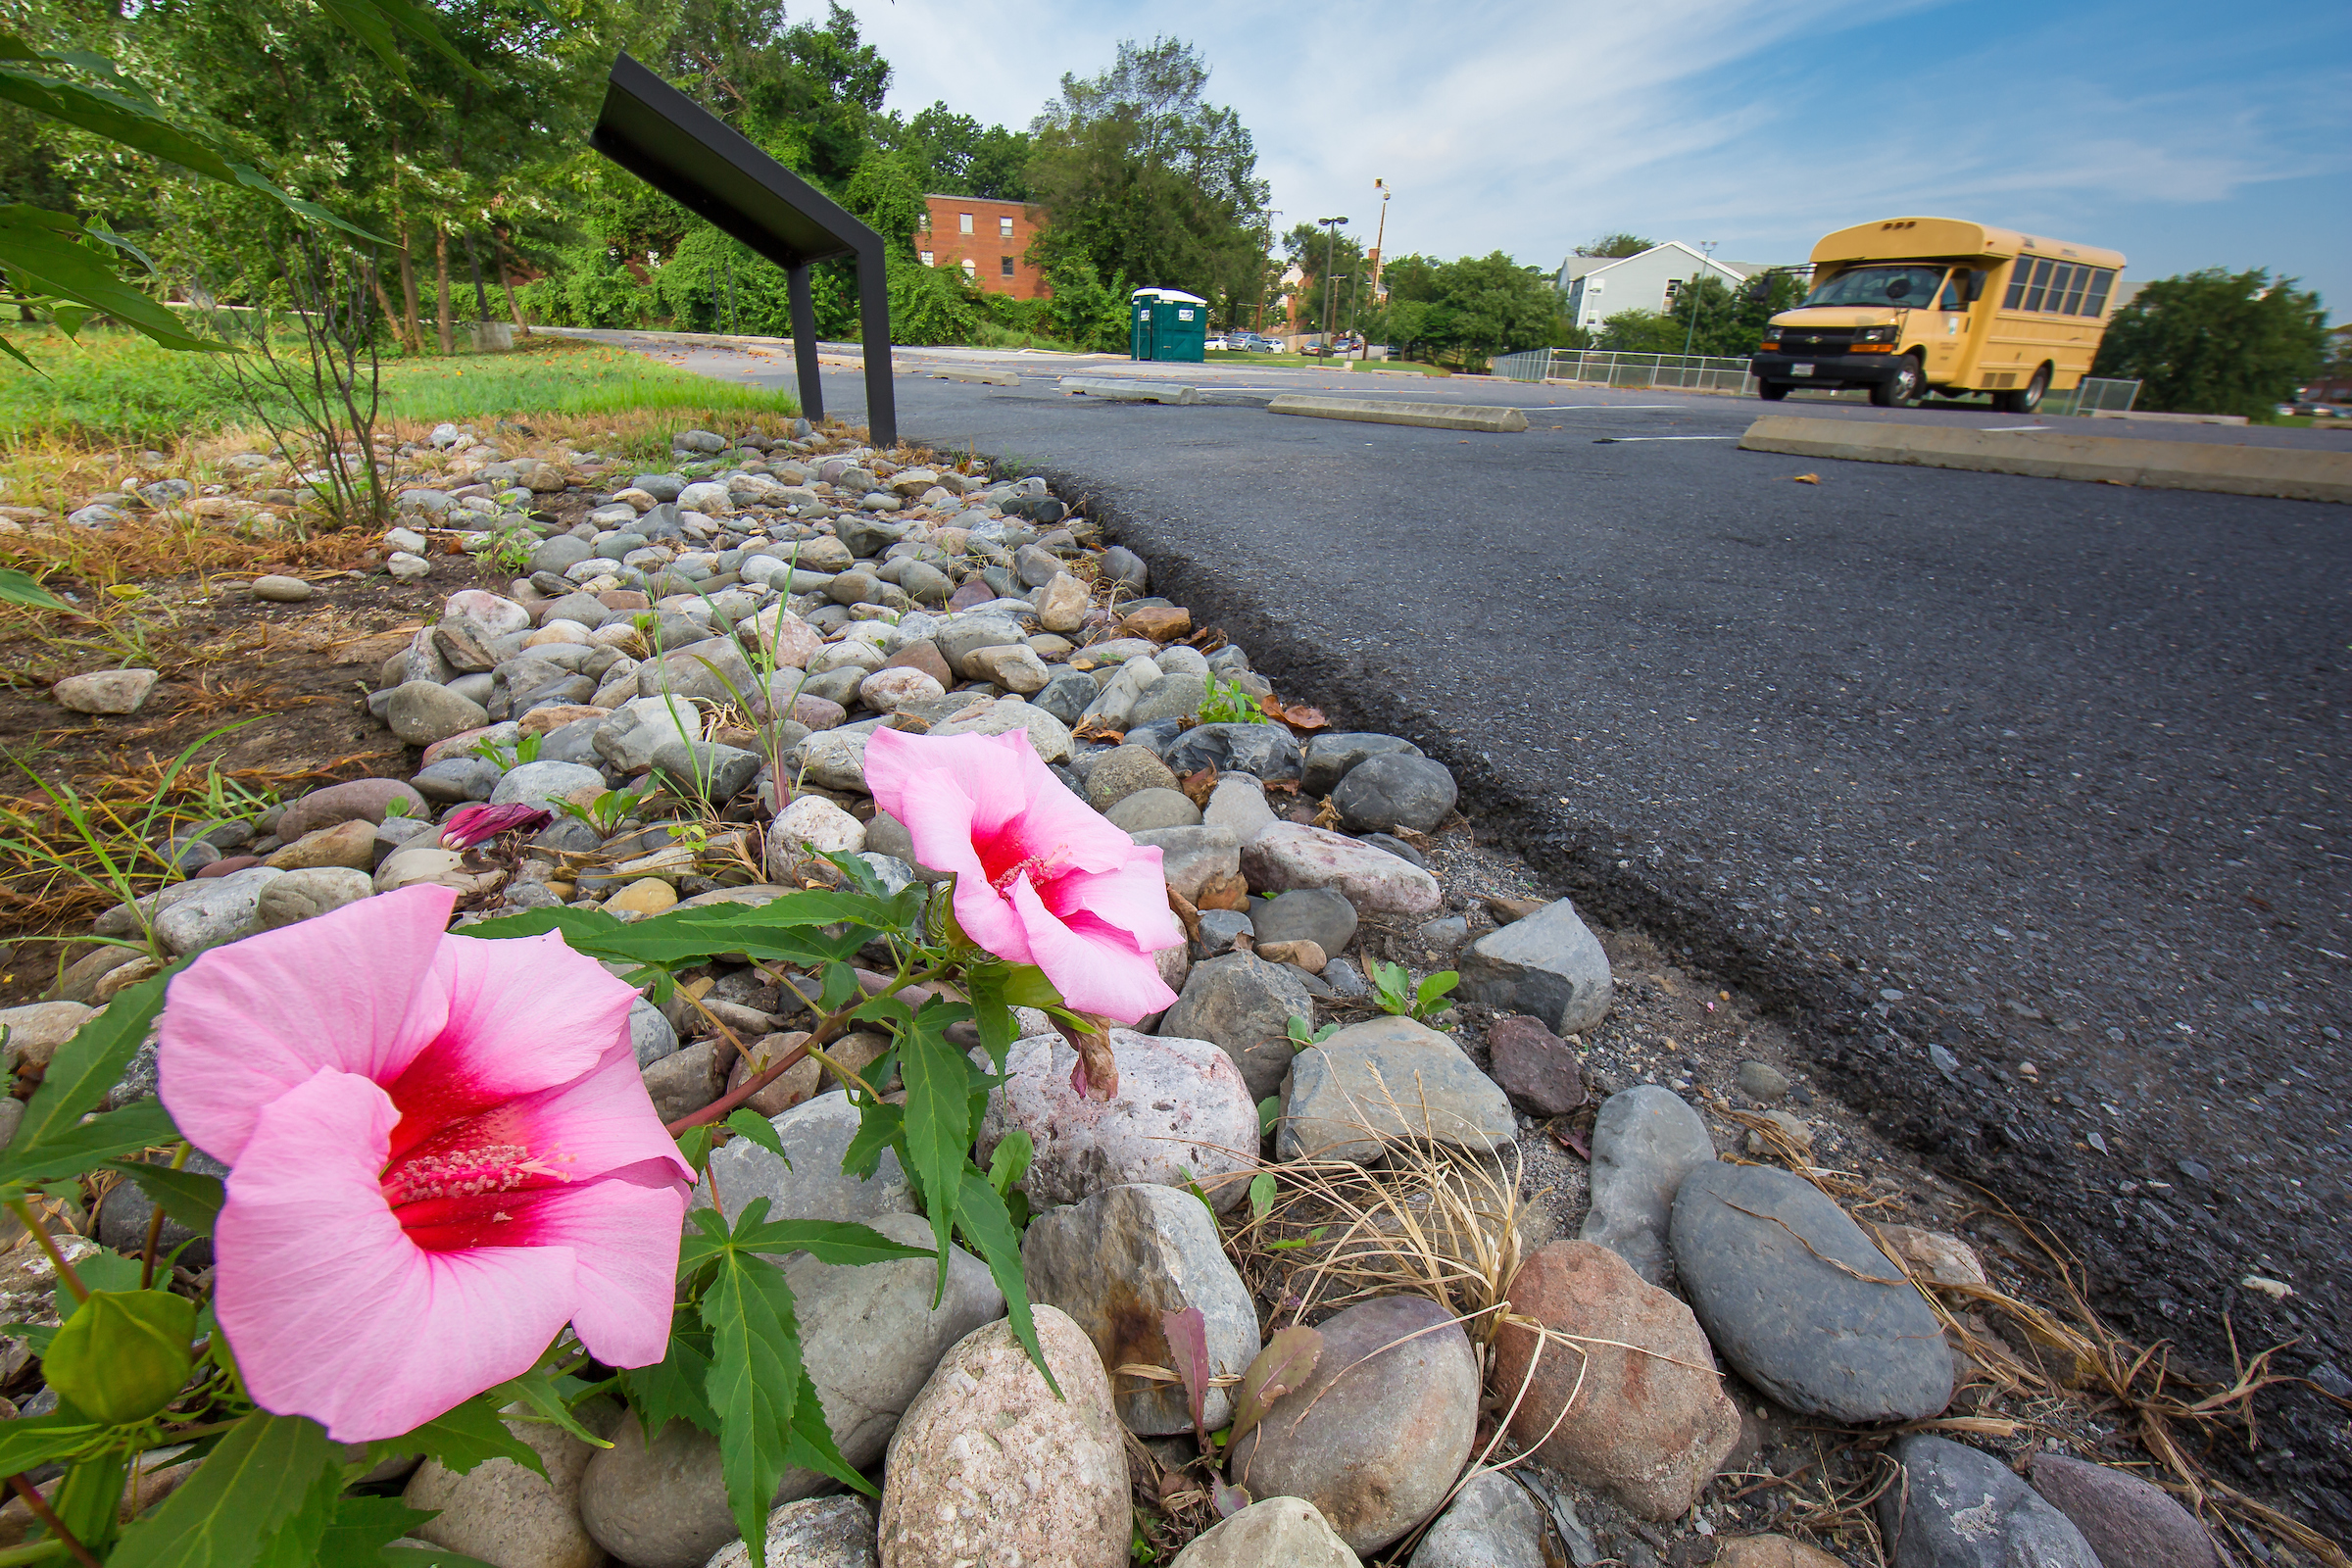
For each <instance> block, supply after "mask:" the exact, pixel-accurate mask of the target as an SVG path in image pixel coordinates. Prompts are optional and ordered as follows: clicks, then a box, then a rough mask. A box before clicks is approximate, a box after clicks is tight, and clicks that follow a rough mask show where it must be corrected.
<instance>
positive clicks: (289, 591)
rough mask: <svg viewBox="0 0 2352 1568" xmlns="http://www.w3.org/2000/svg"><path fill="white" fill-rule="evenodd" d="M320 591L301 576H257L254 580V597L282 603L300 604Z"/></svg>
mask: <svg viewBox="0 0 2352 1568" xmlns="http://www.w3.org/2000/svg"><path fill="white" fill-rule="evenodd" d="M318 592H319V590H318V589H316V588H314V587H312V586H311V585H310V584H309V583H307V582H304V581H303V580H302V579H301V578H300V577H280V576H269V577H256V578H255V579H254V581H253V597H254V598H256V599H267V600H270V601H271V602H273V603H275V604H280V605H299V604H301V603H302V602H303V601H304V600H306V599H309V598H312V597H313V596H315V595H316V594H317V593H318Z"/></svg>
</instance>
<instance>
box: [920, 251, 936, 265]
mask: <svg viewBox="0 0 2352 1568" xmlns="http://www.w3.org/2000/svg"><path fill="white" fill-rule="evenodd" d="M917 254H918V255H920V256H921V257H922V259H923V265H924V266H925V267H930V266H933V265H934V264H933V262H932V260H931V257H932V254H933V253H932V252H930V251H920V252H918V253H917Z"/></svg>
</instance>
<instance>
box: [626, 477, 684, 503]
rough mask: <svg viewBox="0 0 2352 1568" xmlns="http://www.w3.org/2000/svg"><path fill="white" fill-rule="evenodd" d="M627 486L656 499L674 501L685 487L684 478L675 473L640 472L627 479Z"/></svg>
mask: <svg viewBox="0 0 2352 1568" xmlns="http://www.w3.org/2000/svg"><path fill="white" fill-rule="evenodd" d="M629 486H630V488H631V489H635V490H642V491H644V492H645V493H646V494H647V495H649V496H652V497H653V498H654V499H655V500H656V501H675V500H677V499H678V495H679V493H680V492H681V491H683V490H684V489H685V488H686V478H685V476H684V475H683V474H676V473H641V474H639V475H637V477H636V478H634V479H631V480H630V481H629Z"/></svg>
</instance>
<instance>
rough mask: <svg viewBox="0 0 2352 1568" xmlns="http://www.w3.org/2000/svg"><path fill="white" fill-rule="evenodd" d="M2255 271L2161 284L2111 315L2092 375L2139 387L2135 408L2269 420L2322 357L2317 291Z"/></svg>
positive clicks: (2323, 325)
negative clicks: (2125, 381)
mask: <svg viewBox="0 0 2352 1568" xmlns="http://www.w3.org/2000/svg"><path fill="white" fill-rule="evenodd" d="M2295 282H2296V279H2294V278H2291V277H2279V278H2273V277H2272V276H2271V275H2270V273H2269V272H2268V271H2266V270H2263V269H2261V268H2255V269H2254V270H2251V271H2244V272H2231V271H2229V270H2225V269H2222V268H2218V267H2215V268H2207V269H2206V270H2203V271H2197V272H2189V273H2185V274H2183V275H2181V276H2178V277H2166V278H2159V279H2157V280H2156V281H2155V282H2152V283H2150V284H2148V285H2147V286H2146V287H2145V288H2143V289H2141V290H2140V291H2139V294H2138V295H2137V297H2136V298H2134V299H2133V300H2132V301H2131V304H2129V305H2127V306H2125V307H2124V308H2123V310H2121V311H2119V312H2118V313H2116V317H2115V319H2114V320H2113V321H2111V322H2110V323H2109V324H2108V327H2107V336H2106V338H2105V340H2104V341H2103V342H2101V343H2100V345H2099V357H2098V362H2097V364H2096V365H2095V366H2094V367H2093V368H2092V370H2091V373H2092V374H2093V375H2100V376H2113V377H2117V378H2119V379H2123V380H2136V381H2138V382H2139V384H2140V386H2139V407H2141V408H2143V409H2154V410H2158V411H2161V412H2168V413H2178V414H2242V415H2245V416H2246V417H2249V418H2254V419H2269V418H2272V417H2275V415H2276V413H2277V409H2278V404H2279V403H2281V402H2284V401H2286V400H2288V399H2291V398H2292V397H2293V396H2294V395H2295V389H2296V388H2297V387H2298V386H2300V385H2301V384H2302V383H2303V382H2304V381H2306V380H2308V379H2310V378H2311V376H2312V375H2313V374H2314V373H2315V372H2317V371H2318V370H2319V368H2320V367H2321V366H2322V365H2323V364H2325V363H2326V361H2327V312H2326V310H2325V309H2324V308H2323V307H2322V306H2321V304H2320V297H2319V295H2318V294H2316V293H2311V292H2308V291H2303V290H2298V289H2297V288H2296V287H2295V286H2294V285H2295Z"/></svg>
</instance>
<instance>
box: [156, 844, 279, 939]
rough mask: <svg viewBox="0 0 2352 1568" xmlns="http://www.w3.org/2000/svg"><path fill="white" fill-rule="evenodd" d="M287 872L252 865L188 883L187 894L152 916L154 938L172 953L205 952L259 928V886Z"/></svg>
mask: <svg viewBox="0 0 2352 1568" xmlns="http://www.w3.org/2000/svg"><path fill="white" fill-rule="evenodd" d="M286 874H287V873H285V872H283V871H280V870H278V869H276V868H275V867H273V866H267V865H251V866H247V867H246V868H245V869H244V870H242V871H232V872H230V873H229V874H228V875H226V876H223V877H212V878H207V879H205V880H204V881H202V882H197V883H190V884H188V885H189V886H191V887H195V888H197V889H198V890H199V891H197V892H195V893H191V894H189V895H188V896H187V897H185V898H183V899H181V900H180V901H179V902H178V903H177V904H174V905H172V907H170V908H169V909H166V910H165V911H164V912H163V913H162V914H159V915H157V916H156V918H155V936H156V940H157V941H159V942H161V943H162V944H163V945H164V947H165V949H166V950H167V951H169V952H170V953H171V954H172V956H175V957H182V958H184V957H187V956H191V955H193V954H198V953H205V952H208V951H210V950H211V949H214V948H218V947H221V946H222V945H223V944H225V943H230V942H235V941H237V940H239V939H240V938H243V937H249V936H252V935H253V934H254V933H255V932H257V931H259V930H261V929H262V920H261V912H260V907H259V906H260V903H261V897H262V890H263V889H264V888H266V887H268V886H269V885H270V883H272V882H274V881H276V880H277V879H278V878H279V877H281V876H284V875H286Z"/></svg>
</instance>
